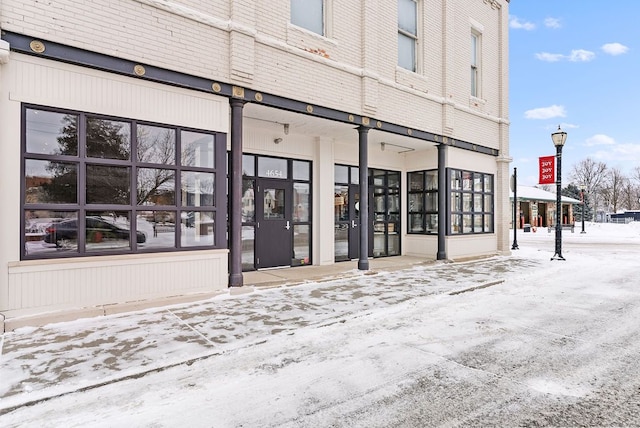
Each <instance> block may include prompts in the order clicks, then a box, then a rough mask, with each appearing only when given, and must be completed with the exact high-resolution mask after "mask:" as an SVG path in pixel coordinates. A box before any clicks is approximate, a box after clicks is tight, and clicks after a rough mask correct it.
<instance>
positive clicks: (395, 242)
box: [387, 233, 400, 256]
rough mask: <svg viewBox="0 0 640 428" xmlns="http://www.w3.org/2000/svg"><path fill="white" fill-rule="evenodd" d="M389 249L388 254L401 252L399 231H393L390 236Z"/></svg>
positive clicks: (392, 254)
mask: <svg viewBox="0 0 640 428" xmlns="http://www.w3.org/2000/svg"><path fill="white" fill-rule="evenodd" d="M388 242H389V251H388V253H387V255H388V256H397V255H398V254H400V235H399V234H398V233H392V234H389V236H388Z"/></svg>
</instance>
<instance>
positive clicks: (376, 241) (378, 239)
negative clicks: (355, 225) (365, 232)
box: [373, 233, 387, 257]
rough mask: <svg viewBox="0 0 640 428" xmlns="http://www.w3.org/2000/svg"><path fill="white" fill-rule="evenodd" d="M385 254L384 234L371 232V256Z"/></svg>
mask: <svg viewBox="0 0 640 428" xmlns="http://www.w3.org/2000/svg"><path fill="white" fill-rule="evenodd" d="M386 255H387V248H386V235H385V234H384V233H374V234H373V257H380V256H386Z"/></svg>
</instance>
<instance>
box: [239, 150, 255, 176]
mask: <svg viewBox="0 0 640 428" xmlns="http://www.w3.org/2000/svg"><path fill="white" fill-rule="evenodd" d="M255 161H256V158H255V156H252V155H242V176H248V177H255V175H256V163H255Z"/></svg>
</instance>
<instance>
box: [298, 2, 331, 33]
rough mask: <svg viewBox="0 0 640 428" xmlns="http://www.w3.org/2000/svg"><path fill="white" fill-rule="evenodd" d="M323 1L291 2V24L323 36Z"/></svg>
mask: <svg viewBox="0 0 640 428" xmlns="http://www.w3.org/2000/svg"><path fill="white" fill-rule="evenodd" d="M323 9H324V0H291V23H292V24H294V25H297V26H298V27H302V28H305V29H307V30H309V31H313V32H314V33H316V34H320V35H321V36H323V35H324V10H323Z"/></svg>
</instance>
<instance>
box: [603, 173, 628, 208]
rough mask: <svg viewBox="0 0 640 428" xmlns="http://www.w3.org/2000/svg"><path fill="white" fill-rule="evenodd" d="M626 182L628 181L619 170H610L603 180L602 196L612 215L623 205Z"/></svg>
mask: <svg viewBox="0 0 640 428" xmlns="http://www.w3.org/2000/svg"><path fill="white" fill-rule="evenodd" d="M628 181H629V179H628V178H627V177H626V176H625V175H624V173H623V172H622V171H621V170H620V168H611V169H610V170H609V172H608V174H607V176H606V179H605V180H604V183H603V186H602V195H603V196H604V197H605V198H606V200H608V201H609V203H610V204H611V206H612V208H613V212H614V213H615V212H617V211H618V208H620V206H621V205H622V204H623V199H624V198H623V193H624V188H625V186H626V183H627V182H628Z"/></svg>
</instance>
